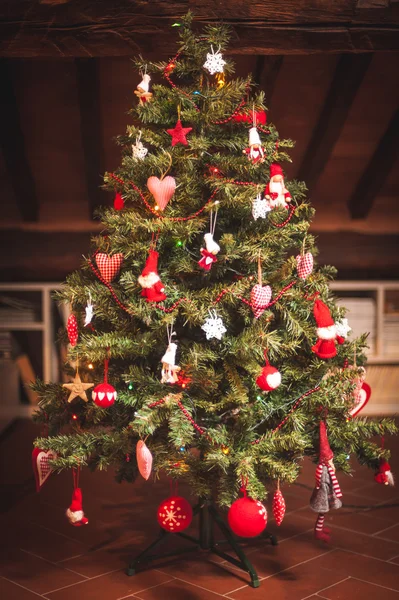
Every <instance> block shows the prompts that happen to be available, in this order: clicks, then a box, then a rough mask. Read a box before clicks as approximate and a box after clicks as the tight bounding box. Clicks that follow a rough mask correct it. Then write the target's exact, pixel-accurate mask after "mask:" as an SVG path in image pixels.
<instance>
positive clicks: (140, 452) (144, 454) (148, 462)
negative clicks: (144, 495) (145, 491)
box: [136, 440, 152, 481]
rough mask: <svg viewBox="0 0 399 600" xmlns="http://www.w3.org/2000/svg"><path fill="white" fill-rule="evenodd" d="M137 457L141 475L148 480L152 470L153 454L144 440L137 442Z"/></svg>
mask: <svg viewBox="0 0 399 600" xmlns="http://www.w3.org/2000/svg"><path fill="white" fill-rule="evenodd" d="M136 459H137V466H138V468H139V472H140V475H141V476H142V477H144V479H145V480H146V481H147V479H148V478H149V476H150V475H151V470H152V454H151V452H150V451H149V449H148V448H147V446H146V445H145V443H144V442H143V440H139V441H138V442H137V446H136Z"/></svg>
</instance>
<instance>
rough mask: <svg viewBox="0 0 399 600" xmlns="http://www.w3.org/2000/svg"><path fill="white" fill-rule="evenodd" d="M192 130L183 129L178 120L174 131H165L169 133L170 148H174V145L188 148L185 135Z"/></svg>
mask: <svg viewBox="0 0 399 600" xmlns="http://www.w3.org/2000/svg"><path fill="white" fill-rule="evenodd" d="M192 130H193V128H192V127H183V125H182V124H181V121H180V119H178V121H177V123H176V125H175V127H174V129H167V130H166V131H167V132H168V133H169V135H171V136H172V146H176V144H183V146H188V141H187V139H186V135H187V134H188V133H190V131H192Z"/></svg>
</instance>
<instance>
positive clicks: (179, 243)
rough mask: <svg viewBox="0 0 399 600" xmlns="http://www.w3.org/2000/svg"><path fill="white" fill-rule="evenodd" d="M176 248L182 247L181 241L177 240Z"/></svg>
mask: <svg viewBox="0 0 399 600" xmlns="http://www.w3.org/2000/svg"><path fill="white" fill-rule="evenodd" d="M176 246H177V247H178V248H180V247H181V246H183V242H182V241H181V240H177V242H176Z"/></svg>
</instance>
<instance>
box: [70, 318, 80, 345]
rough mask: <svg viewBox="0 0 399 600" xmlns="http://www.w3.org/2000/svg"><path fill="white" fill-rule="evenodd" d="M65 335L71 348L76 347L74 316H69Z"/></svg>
mask: <svg viewBox="0 0 399 600" xmlns="http://www.w3.org/2000/svg"><path fill="white" fill-rule="evenodd" d="M67 333H68V339H69V343H70V344H71V346H76V344H77V343H78V322H77V320H76V317H75V315H69V317H68V321H67Z"/></svg>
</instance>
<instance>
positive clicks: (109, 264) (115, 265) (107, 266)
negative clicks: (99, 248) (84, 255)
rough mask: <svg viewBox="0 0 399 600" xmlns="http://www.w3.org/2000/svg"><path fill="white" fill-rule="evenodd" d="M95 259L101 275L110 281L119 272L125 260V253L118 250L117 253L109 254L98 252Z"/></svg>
mask: <svg viewBox="0 0 399 600" xmlns="http://www.w3.org/2000/svg"><path fill="white" fill-rule="evenodd" d="M95 259H96V263H97V267H98V270H99V271H100V275H101V277H102V278H103V279H105V281H107V282H108V283H109V282H110V281H112V280H113V279H114V278H115V277H116V276H117V275H118V273H119V270H120V268H121V266H122V262H123V254H121V253H120V252H118V253H117V254H113V255H112V256H109V255H108V254H105V252H97V254H96V255H95Z"/></svg>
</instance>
